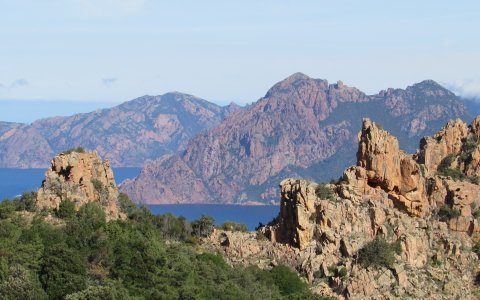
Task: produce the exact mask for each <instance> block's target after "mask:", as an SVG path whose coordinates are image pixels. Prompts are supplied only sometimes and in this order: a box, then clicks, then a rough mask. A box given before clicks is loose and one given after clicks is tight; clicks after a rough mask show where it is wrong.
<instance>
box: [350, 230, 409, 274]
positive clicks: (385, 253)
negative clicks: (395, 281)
mask: <svg viewBox="0 0 480 300" xmlns="http://www.w3.org/2000/svg"><path fill="white" fill-rule="evenodd" d="M400 252H401V248H400V243H399V242H398V241H397V242H394V243H388V242H387V241H385V240H384V239H382V238H378V237H377V238H375V239H374V240H373V241H371V242H369V243H367V244H366V245H365V246H364V247H363V248H362V249H360V251H358V262H359V263H360V264H361V265H363V266H364V267H370V266H374V267H385V268H391V267H392V266H393V264H394V263H395V254H400Z"/></svg>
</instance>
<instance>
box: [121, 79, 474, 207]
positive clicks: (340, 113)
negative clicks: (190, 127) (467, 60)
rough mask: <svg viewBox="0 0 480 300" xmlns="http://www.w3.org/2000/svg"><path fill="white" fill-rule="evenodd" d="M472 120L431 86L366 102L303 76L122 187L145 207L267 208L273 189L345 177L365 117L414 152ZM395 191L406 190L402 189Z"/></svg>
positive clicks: (351, 91)
mask: <svg viewBox="0 0 480 300" xmlns="http://www.w3.org/2000/svg"><path fill="white" fill-rule="evenodd" d="M467 115H468V114H467V112H466V110H465V107H463V105H462V104H461V102H459V99H458V98H457V97H456V96H455V95H454V94H452V93H451V92H449V91H448V90H446V89H444V88H442V87H441V86H439V85H438V84H436V83H435V82H432V81H426V82H422V83H420V84H416V85H414V86H412V87H409V88H407V89H406V90H394V89H389V90H388V91H382V92H380V93H379V94H377V95H372V96H367V95H365V94H364V93H362V92H361V91H360V90H358V89H356V88H353V87H348V86H347V85H345V84H343V83H342V82H338V83H336V84H329V83H328V82H327V81H326V80H321V79H312V78H310V77H308V76H306V75H303V74H300V73H297V74H294V75H292V76H290V77H288V78H287V79H285V80H283V81H281V82H279V83H277V84H276V85H274V86H273V87H272V88H271V89H270V90H269V91H268V92H267V94H266V95H265V97H264V98H262V99H260V100H259V101H257V102H256V103H255V104H253V105H252V106H250V107H247V108H245V109H244V110H242V111H239V112H237V113H233V114H231V115H230V116H229V117H227V118H226V119H225V120H224V121H223V122H221V123H220V124H219V125H218V126H215V127H213V128H212V129H210V130H208V131H206V132H204V133H201V134H199V135H198V136H196V137H195V138H194V139H193V140H191V142H190V143H189V144H188V146H187V147H186V149H185V151H184V152H182V153H181V154H179V155H176V156H175V157H174V158H172V157H168V158H167V157H162V158H160V159H158V160H156V161H153V162H149V163H148V164H147V165H146V166H145V168H144V169H143V171H142V173H141V174H140V176H139V177H138V178H136V179H135V180H132V181H127V182H125V183H124V184H122V187H121V188H122V190H123V191H125V192H126V193H128V194H129V195H130V196H131V197H132V199H133V200H134V201H136V202H140V203H152V204H154V203H186V202H214V203H215V202H217V203H245V202H248V201H259V202H263V203H268V202H270V201H276V200H277V199H278V196H279V194H278V191H277V190H276V189H272V186H274V185H275V184H276V183H277V182H279V181H280V180H281V179H282V178H286V177H302V178H310V179H313V178H315V179H318V178H322V179H328V180H329V179H331V178H333V177H337V176H340V174H341V172H342V170H343V169H344V168H345V167H346V166H348V165H349V164H350V163H353V161H351V159H353V157H354V156H353V155H352V154H350V151H349V149H351V147H355V146H354V145H355V140H356V132H358V129H359V128H358V124H360V121H361V119H362V118H363V117H365V116H374V117H375V120H378V121H380V122H382V123H384V124H385V126H386V128H388V129H389V130H391V131H393V132H395V133H397V134H398V135H399V136H401V139H400V143H403V144H402V145H404V146H406V147H407V149H408V150H410V151H411V150H414V149H416V148H417V144H416V143H412V138H410V137H412V136H414V137H418V138H420V137H421V136H423V135H426V134H431V133H433V132H434V130H437V129H438V128H439V127H440V126H439V125H437V124H439V123H441V124H444V123H445V122H446V121H447V120H448V119H450V118H457V117H465V116H467ZM437 126H438V127H437ZM434 128H435V129H434ZM388 142H389V141H385V143H388ZM396 143H397V144H396V147H397V150H398V141H396ZM370 146H372V147H375V145H370ZM381 146H382V145H378V147H381ZM394 146H395V145H392V147H394ZM392 151H393V149H392ZM368 159H369V158H366V160H365V163H379V164H380V163H382V162H381V161H379V162H376V161H375V160H377V159H381V158H380V157H375V158H373V159H374V161H369V160H368ZM396 159H401V158H400V157H396ZM174 162H175V163H174ZM402 163H403V164H404V165H406V164H409V161H408V160H405V161H403V162H402ZM412 166H413V165H412ZM411 171H412V172H415V170H411ZM395 172H397V173H399V172H400V167H399V166H398V167H397V168H396V169H395ZM180 174H185V175H186V176H180ZM393 175H395V174H387V176H393ZM397 175H398V174H397ZM175 178H178V180H176V179H175ZM387 179H388V178H387ZM372 180H373V179H372ZM389 184H390V183H389ZM391 184H393V185H392V186H391V188H392V189H393V188H394V185H396V186H398V187H399V188H400V183H391ZM183 186H187V187H189V188H180V187H183ZM401 186H402V187H403V189H404V190H402V193H403V194H402V195H404V196H405V195H406V194H407V193H408V192H409V191H407V190H406V189H409V188H410V187H409V186H408V183H407V182H405V183H402V185H401ZM420 192H421V191H420ZM408 196H409V197H416V196H415V195H408ZM413 200H414V199H413Z"/></svg>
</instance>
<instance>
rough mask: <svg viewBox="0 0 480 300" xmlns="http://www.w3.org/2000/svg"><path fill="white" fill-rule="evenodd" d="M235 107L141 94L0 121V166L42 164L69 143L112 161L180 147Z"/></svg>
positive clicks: (128, 161)
mask: <svg viewBox="0 0 480 300" xmlns="http://www.w3.org/2000/svg"><path fill="white" fill-rule="evenodd" d="M236 109H239V108H238V107H237V106H236V105H234V104H232V105H229V106H227V107H220V106H217V105H215V104H213V103H209V102H207V101H205V100H202V99H199V98H196V97H193V96H190V95H186V94H181V93H168V94H165V95H162V96H144V97H140V98H138V99H135V100H132V101H129V102H125V103H123V104H121V105H119V106H116V107H113V108H109V109H102V110H97V111H94V112H91V113H86V114H77V115H74V116H71V117H53V118H47V119H43V120H38V121H35V122H34V123H32V124H31V125H25V124H16V125H15V126H9V127H8V130H2V127H4V128H5V129H7V127H6V126H2V124H0V149H2V151H0V167H8V168H32V167H35V168H38V167H47V166H48V164H49V162H50V158H51V157H53V156H54V154H55V153H60V152H62V151H64V150H66V149H70V148H74V147H80V146H81V147H86V148H88V149H92V150H96V151H97V152H98V153H100V155H102V157H105V158H106V159H109V160H110V162H111V163H112V165H114V166H142V165H143V163H144V162H145V160H147V159H154V158H157V157H159V156H161V155H163V154H171V153H175V152H177V151H179V150H182V149H184V148H185V146H186V145H187V142H188V141H189V140H190V139H191V138H192V137H193V136H195V135H196V134H197V133H199V132H201V131H203V130H205V129H207V128H210V127H212V126H214V125H216V124H218V123H219V122H220V121H221V120H222V119H223V118H224V116H226V115H228V114H229V113H231V112H233V111H235V110H236Z"/></svg>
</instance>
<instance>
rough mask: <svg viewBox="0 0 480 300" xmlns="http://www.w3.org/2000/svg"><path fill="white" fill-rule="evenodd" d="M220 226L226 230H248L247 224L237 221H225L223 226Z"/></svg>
mask: <svg viewBox="0 0 480 300" xmlns="http://www.w3.org/2000/svg"><path fill="white" fill-rule="evenodd" d="M220 228H221V229H223V230H226V231H241V232H246V231H247V225H245V224H241V223H236V222H233V221H225V222H224V223H223V224H222V226H220Z"/></svg>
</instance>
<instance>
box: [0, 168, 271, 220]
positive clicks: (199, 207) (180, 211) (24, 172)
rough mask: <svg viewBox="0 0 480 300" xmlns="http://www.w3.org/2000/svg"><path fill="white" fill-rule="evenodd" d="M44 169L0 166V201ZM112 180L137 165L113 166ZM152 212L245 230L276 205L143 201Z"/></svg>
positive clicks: (34, 184)
mask: <svg viewBox="0 0 480 300" xmlns="http://www.w3.org/2000/svg"><path fill="white" fill-rule="evenodd" d="M45 172H46V169H3V168H0V201H1V200H2V199H6V198H14V197H16V196H18V195H20V194H22V193H23V192H28V191H36V190H38V188H39V187H40V185H41V184H42V180H43V179H44V177H45ZM113 172H114V174H115V181H116V182H117V183H120V182H122V181H123V180H125V179H127V178H135V177H136V176H137V175H138V174H139V173H140V168H113ZM147 207H148V208H149V209H150V210H151V211H152V213H154V214H164V213H172V214H174V215H176V216H183V217H185V218H186V219H187V220H190V221H191V220H195V219H198V218H200V217H201V216H202V215H209V216H212V217H213V218H214V220H215V223H216V224H218V225H220V224H222V223H223V222H225V221H234V222H237V223H244V224H246V225H247V227H248V229H249V230H254V229H255V227H256V226H258V224H259V223H263V224H266V223H268V222H270V221H271V220H272V219H273V218H274V217H276V216H277V215H278V212H279V209H280V208H279V206H276V205H274V206H273V205H266V206H256V205H248V206H240V205H223V204H163V205H147Z"/></svg>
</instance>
